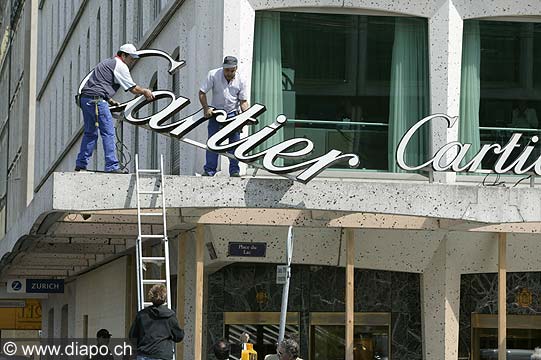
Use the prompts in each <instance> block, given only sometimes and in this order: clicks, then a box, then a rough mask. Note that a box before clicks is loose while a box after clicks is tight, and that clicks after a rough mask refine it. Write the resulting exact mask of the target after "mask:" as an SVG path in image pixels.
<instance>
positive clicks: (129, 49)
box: [118, 44, 139, 59]
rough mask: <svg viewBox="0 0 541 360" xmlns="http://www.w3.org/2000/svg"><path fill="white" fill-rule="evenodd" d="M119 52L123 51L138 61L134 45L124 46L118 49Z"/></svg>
mask: <svg viewBox="0 0 541 360" xmlns="http://www.w3.org/2000/svg"><path fill="white" fill-rule="evenodd" d="M118 51H122V52H124V53H126V54H128V55H130V56H131V57H132V58H134V59H138V58H139V55H137V49H136V48H135V46H134V45H133V44H124V45H122V46H121V47H120V49H118Z"/></svg>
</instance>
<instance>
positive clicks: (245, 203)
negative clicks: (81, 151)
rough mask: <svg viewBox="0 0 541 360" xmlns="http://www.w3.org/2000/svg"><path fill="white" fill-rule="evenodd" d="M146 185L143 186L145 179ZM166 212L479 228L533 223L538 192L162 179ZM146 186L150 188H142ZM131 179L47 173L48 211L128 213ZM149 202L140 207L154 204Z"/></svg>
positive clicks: (539, 216)
mask: <svg viewBox="0 0 541 360" xmlns="http://www.w3.org/2000/svg"><path fill="white" fill-rule="evenodd" d="M149 181H150V180H149ZM166 181H167V184H168V188H169V190H168V192H167V194H166V204H167V206H170V207H181V208H182V207H193V208H216V207H223V208H228V207H248V208H250V207H253V208H265V207H268V208H294V209H310V210H330V211H334V210H337V211H340V210H342V211H355V212H370V213H385V214H400V215H416V216H428V217H436V218H448V219H464V220H472V221H484V222H495V223H501V222H523V221H541V202H540V201H532V199H539V198H541V189H540V188H500V187H491V188H482V187H480V186H466V185H448V184H447V185H444V184H427V183H414V182H407V183H406V182H403V183H398V182H383V181H382V182H369V181H354V180H342V181H333V180H313V181H311V182H310V183H309V184H307V185H303V184H300V183H293V182H291V181H289V180H285V179H284V180H282V179H258V178H214V177H193V176H170V177H167V179H166ZM148 185H151V184H148ZM134 187H135V175H108V174H96V173H85V174H79V173H55V174H54V190H53V208H54V209H55V210H79V211H81V210H106V209H122V208H135V207H136V197H135V189H134ZM156 203H157V201H156V199H155V198H152V197H151V196H149V197H148V198H144V199H143V200H142V205H141V206H144V207H146V206H156Z"/></svg>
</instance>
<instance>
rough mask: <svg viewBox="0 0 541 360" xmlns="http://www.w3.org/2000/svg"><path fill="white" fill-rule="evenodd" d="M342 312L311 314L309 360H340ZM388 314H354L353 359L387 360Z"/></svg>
mask: <svg viewBox="0 0 541 360" xmlns="http://www.w3.org/2000/svg"><path fill="white" fill-rule="evenodd" d="M344 324H345V315H344V313H312V314H311V316H310V359H325V360H343V359H344V358H345V338H346V328H345V326H344ZM390 324H391V314H390V313H356V314H355V327H354V329H355V330H354V340H353V341H354V344H355V345H354V348H353V358H354V359H355V360H389V359H390V358H391V355H390V353H391V344H390Z"/></svg>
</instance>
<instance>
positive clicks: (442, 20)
mask: <svg viewBox="0 0 541 360" xmlns="http://www.w3.org/2000/svg"><path fill="white" fill-rule="evenodd" d="M462 25H463V24H462V18H461V16H460V14H459V13H458V11H457V9H456V7H455V5H454V4H453V1H452V0H447V1H446V2H444V3H443V4H442V5H441V6H440V8H439V9H438V10H437V12H436V13H435V14H434V16H432V17H431V18H430V19H429V20H428V32H429V36H428V38H429V41H430V44H429V61H430V113H431V114H436V113H443V114H447V115H449V116H458V114H459V110H460V74H461V71H460V66H461V62H462ZM430 125H431V131H430V133H431V139H430V141H431V149H432V150H431V153H432V155H434V153H435V152H436V151H437V150H438V149H439V148H441V147H442V146H443V145H445V144H447V143H449V142H452V141H457V140H458V126H457V125H455V126H454V127H453V128H451V129H448V128H447V122H446V121H444V120H438V121H432V122H431V124H430ZM454 157H455V154H454V153H453V152H452V151H448V152H447V155H446V157H445V158H444V159H443V160H444V161H445V163H449V162H450V161H452V159H453V158H454ZM455 179H456V174H455V173H451V172H448V173H446V172H437V173H434V181H435V182H441V183H453V182H455Z"/></svg>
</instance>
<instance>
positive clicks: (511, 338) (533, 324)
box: [472, 314, 541, 360]
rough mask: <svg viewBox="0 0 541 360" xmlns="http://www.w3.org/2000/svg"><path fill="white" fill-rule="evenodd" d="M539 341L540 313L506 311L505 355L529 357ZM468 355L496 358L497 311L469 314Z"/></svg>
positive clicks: (479, 359) (517, 358) (519, 358)
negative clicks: (470, 325) (469, 339)
mask: <svg viewBox="0 0 541 360" xmlns="http://www.w3.org/2000/svg"><path fill="white" fill-rule="evenodd" d="M540 345H541V316H539V315H507V359H508V360H530V356H531V355H532V354H533V350H534V349H535V348H536V347H538V346H540ZM472 359H473V360H492V359H496V360H497V359H498V319H497V315H486V314H472Z"/></svg>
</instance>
